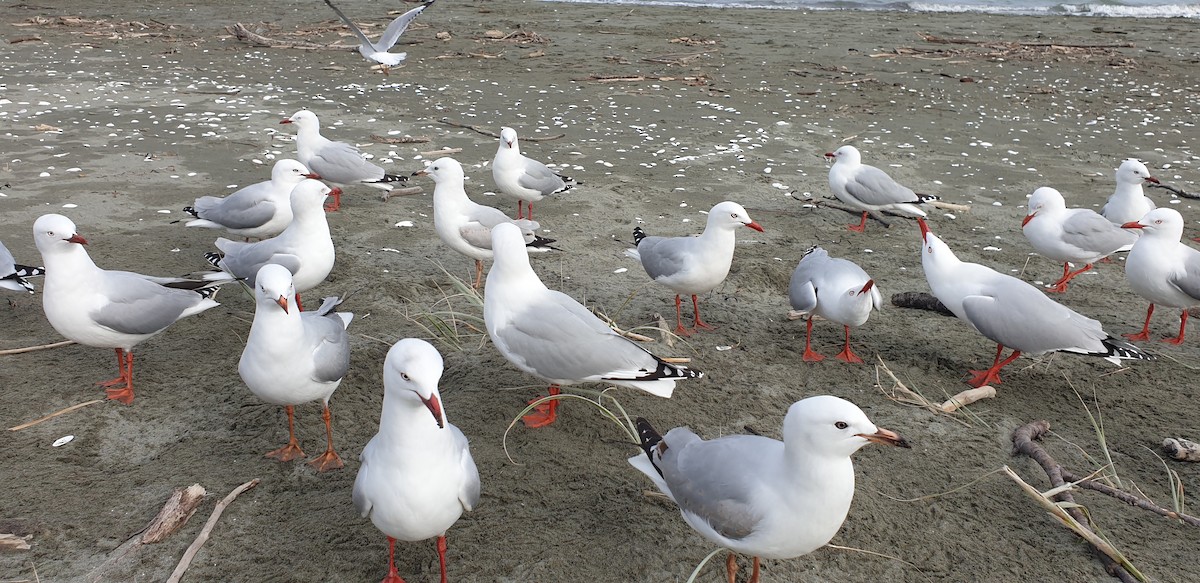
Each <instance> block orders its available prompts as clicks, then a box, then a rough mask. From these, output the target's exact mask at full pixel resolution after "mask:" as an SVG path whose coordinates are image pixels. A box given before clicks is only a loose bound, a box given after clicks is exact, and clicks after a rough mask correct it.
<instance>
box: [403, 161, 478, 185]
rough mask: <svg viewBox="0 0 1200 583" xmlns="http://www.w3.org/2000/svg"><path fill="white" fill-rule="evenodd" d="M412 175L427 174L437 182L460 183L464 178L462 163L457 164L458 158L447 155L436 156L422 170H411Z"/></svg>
mask: <svg viewBox="0 0 1200 583" xmlns="http://www.w3.org/2000/svg"><path fill="white" fill-rule="evenodd" d="M412 175H413V176H428V177H430V178H432V179H433V181H434V182H435V183H437V184H453V183H455V182H457V183H459V184H462V183H463V181H464V180H466V174H465V173H463V167H462V164H459V163H458V160H455V159H454V158H449V157H444V158H438V159H437V160H434V161H433V162H432V163H430V164H429V165H428V166H426V167H425V168H424V169H423V170H417V171H416V172H413V173H412Z"/></svg>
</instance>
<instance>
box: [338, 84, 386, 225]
mask: <svg viewBox="0 0 1200 583" xmlns="http://www.w3.org/2000/svg"><path fill="white" fill-rule="evenodd" d="M384 74H385V75H386V74H387V70H386V69H385V70H384ZM329 195H330V196H332V197H333V202H331V203H329V204H327V205H325V212H327V213H332V212H337V210H338V209H340V208H342V190H341V189H340V188H335V189H333V190H332V191H330V193H329Z"/></svg>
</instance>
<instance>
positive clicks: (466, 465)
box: [450, 425, 480, 510]
mask: <svg viewBox="0 0 1200 583" xmlns="http://www.w3.org/2000/svg"><path fill="white" fill-rule="evenodd" d="M450 429H452V430H453V431H454V443H455V444H456V445H457V447H458V450H459V452H460V456H459V459H458V462H459V467H460V469H461V470H462V474H463V482H462V485H461V486H460V487H459V489H458V501H459V502H461V503H462V505H463V508H465V509H467V510H474V509H475V507H476V506H479V488H480V486H479V470H478V468H476V467H475V458H473V457H471V449H470V444H469V443H468V442H467V436H465V435H463V432H462V431H461V430H459V428H457V427H455V426H453V425H451V426H450Z"/></svg>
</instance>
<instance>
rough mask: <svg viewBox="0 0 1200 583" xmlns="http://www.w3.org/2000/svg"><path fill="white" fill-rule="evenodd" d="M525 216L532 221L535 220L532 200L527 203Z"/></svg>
mask: <svg viewBox="0 0 1200 583" xmlns="http://www.w3.org/2000/svg"><path fill="white" fill-rule="evenodd" d="M525 218H527V219H529V220H531V221H532V220H533V203H532V202H526V203H525Z"/></svg>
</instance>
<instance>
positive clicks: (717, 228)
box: [625, 201, 763, 336]
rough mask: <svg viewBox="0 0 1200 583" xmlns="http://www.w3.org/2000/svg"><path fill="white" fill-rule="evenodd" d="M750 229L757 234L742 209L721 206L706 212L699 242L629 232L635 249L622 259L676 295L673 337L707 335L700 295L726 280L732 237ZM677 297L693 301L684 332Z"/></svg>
mask: <svg viewBox="0 0 1200 583" xmlns="http://www.w3.org/2000/svg"><path fill="white" fill-rule="evenodd" d="M738 227H750V228H751V229H754V230H755V231H759V232H762V230H763V228H762V225H760V224H758V223H756V222H754V221H753V220H752V219H751V218H750V215H749V213H747V212H746V209H744V208H742V205H740V204H738V203H736V202H732V201H725V202H722V203H718V204H717V205H716V206H714V207H712V210H710V211H708V222H707V223H705V225H704V232H703V233H700V235H699V236H686V237H651V236H647V235H646V233H645V231H643V230H642V228H641V227H636V228H634V229H633V243H634V246H636V247H637V248H636V249H626V250H625V255H626V256H628V257H632V258H634V259H637V260H638V261H639V262H640V263H641V264H642V268H643V269H645V270H646V274H647V275H649V276H650V279H653V280H654V281H656V282H658V283H661V284H663V285H665V286H667V287H669V288H671V289H672V290H674V291H675V333H676V334H678V335H680V336H690V335H691V334H692V333H694V332H695V331H696V328H707V329H710V330H711V329H712V326H710V325H709V324H708V323H706V322H704V321H703V320H701V319H700V300H699V299H698V298H697V296H698V295H699V294H702V293H707V292H710V291H712V290H713V289H716V287H717V286H719V285H721V282H723V281H725V276H727V275H729V267H730V266H731V265H732V264H733V248H734V246H735V245H736V244H737V236H736V235H735V234H734V231H735V230H736V229H737V228H738ZM681 294H688V295H691V296H692V311H693V318H694V319H693V326H692V328H690V329H689V328H684V327H683V300H682V298H681V297H680V296H681Z"/></svg>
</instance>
